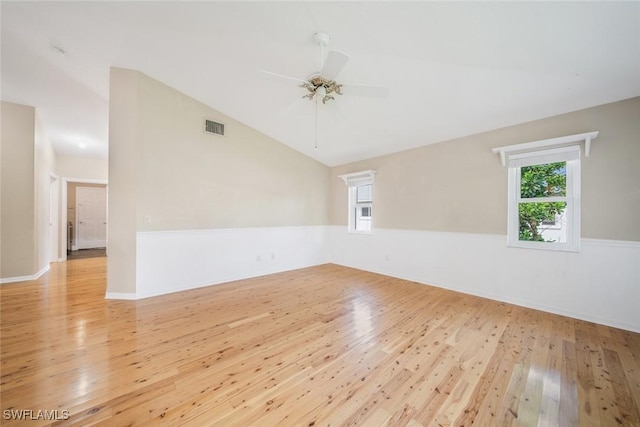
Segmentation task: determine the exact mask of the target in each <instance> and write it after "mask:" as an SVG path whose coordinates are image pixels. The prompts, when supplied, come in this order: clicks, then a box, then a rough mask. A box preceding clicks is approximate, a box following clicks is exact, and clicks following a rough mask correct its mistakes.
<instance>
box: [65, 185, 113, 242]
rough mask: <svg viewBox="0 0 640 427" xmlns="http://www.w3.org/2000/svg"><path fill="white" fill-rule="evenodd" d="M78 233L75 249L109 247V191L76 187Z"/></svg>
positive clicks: (103, 188) (101, 188) (98, 188)
mask: <svg viewBox="0 0 640 427" xmlns="http://www.w3.org/2000/svg"><path fill="white" fill-rule="evenodd" d="M75 212H76V222H75V223H76V227H75V229H76V233H75V241H74V242H73V243H74V244H73V245H72V248H73V249H77V250H80V249H95V248H105V247H106V246H107V189H106V188H105V187H104V186H96V187H84V186H83V187H76V205H75Z"/></svg>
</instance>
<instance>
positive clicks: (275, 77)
mask: <svg viewBox="0 0 640 427" xmlns="http://www.w3.org/2000/svg"><path fill="white" fill-rule="evenodd" d="M258 71H260V73H262V74H264V76H265V77H267V78H269V79H271V80H277V81H288V82H291V81H294V82H297V83H299V84H301V83H305V80H302V79H299V78H296V77H289V76H283V75H282V74H276V73H272V72H271V71H265V70H258Z"/></svg>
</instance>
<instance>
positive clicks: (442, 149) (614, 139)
mask: <svg viewBox="0 0 640 427" xmlns="http://www.w3.org/2000/svg"><path fill="white" fill-rule="evenodd" d="M592 130H598V131H600V134H599V136H598V138H597V139H596V140H594V142H593V144H592V151H591V156H590V157H588V158H584V157H583V160H582V211H581V212H582V237H587V238H599V239H611V240H631V241H640V227H638V225H637V216H638V212H640V187H639V185H638V183H639V182H640V98H633V99H629V100H625V101H620V102H616V103H612V104H607V105H602V106H598V107H594V108H589V109H586V110H581V111H576V112H573V113H569V114H563V115H560V116H554V117H550V118H546V119H542V120H536V121H533V122H528V123H523V124H520V125H516V126H511V127H507V128H503V129H497V130H493V131H490V132H485V133H482V134H478V135H472V136H469V137H465V138H460V139H456V140H453V141H447V142H446V143H440V144H433V145H428V146H424V147H421V148H417V149H413V150H409V151H404V152H400V153H396V154H391V155H387V156H382V157H377V158H374V159H370V160H365V161H361V162H356V163H352V164H348V165H342V166H338V167H335V168H332V169H331V187H332V191H331V200H330V222H331V224H334V225H345V226H346V224H347V207H346V206H347V191H346V187H345V185H344V183H343V182H342V180H340V179H339V178H337V175H340V174H343V173H349V172H357V171H360V170H365V169H374V170H376V171H377V175H376V179H375V184H374V227H381V228H397V229H415V230H433V231H448V232H468V233H487V234H506V230H507V169H506V168H505V167H503V166H502V165H501V164H500V160H499V157H498V155H496V154H493V153H492V152H491V148H493V147H499V146H503V145H511V144H518V143H523V142H528V141H535V140H541V139H546V138H553V137H558V136H564V135H571V134H577V133H583V132H588V131H592Z"/></svg>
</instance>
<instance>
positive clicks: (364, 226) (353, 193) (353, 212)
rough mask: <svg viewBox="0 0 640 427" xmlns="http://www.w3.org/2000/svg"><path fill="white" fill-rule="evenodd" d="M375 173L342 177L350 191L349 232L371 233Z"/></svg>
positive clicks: (367, 172) (368, 172) (366, 172)
mask: <svg viewBox="0 0 640 427" xmlns="http://www.w3.org/2000/svg"><path fill="white" fill-rule="evenodd" d="M374 176H375V171H370V170H368V171H363V172H356V173H350V174H346V175H340V178H342V179H343V180H344V182H345V184H347V190H348V206H349V207H348V231H349V232H350V233H365V234H367V233H371V230H372V228H373V227H372V223H373V177H374Z"/></svg>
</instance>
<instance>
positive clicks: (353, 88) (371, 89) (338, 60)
mask: <svg viewBox="0 0 640 427" xmlns="http://www.w3.org/2000/svg"><path fill="white" fill-rule="evenodd" d="M313 41H314V42H315V43H316V44H317V45H318V46H320V71H318V72H315V73H311V74H310V75H309V76H308V77H307V78H306V79H305V80H302V79H299V78H296V77H290V76H284V75H282V74H276V73H272V72H270V71H264V70H260V71H261V72H262V73H263V74H264V75H266V76H268V77H275V78H277V79H279V80H287V81H296V82H298V86H299V87H301V88H304V89H306V90H307V91H308V93H307V94H306V95H303V96H302V98H306V99H308V100H314V99H315V101H316V108H315V126H316V129H315V139H316V141H315V147H314V148H315V149H316V150H317V149H318V100H320V101H322V103H323V104H326V103H327V101H331V100H335V99H336V98H335V96H334V94H337V95H343V94H345V93H346V94H348V95H360V96H369V97H378V98H384V97H386V96H387V95H388V94H389V90H388V89H387V88H385V87H378V86H359V85H343V84H340V83H338V82H336V80H335V79H336V77H337V76H338V74H340V72H341V71H342V69H343V68H344V66H345V65H346V64H347V61H348V60H349V56H348V55H347V54H345V53H343V52H339V51H337V50H330V51H329V53H327V56H326V57H325V56H324V48H325V47H326V46H327V45H329V42H330V41H331V37H330V36H329V34H327V33H323V32H318V33H315V34H314V35H313ZM343 89H345V92H343Z"/></svg>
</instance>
